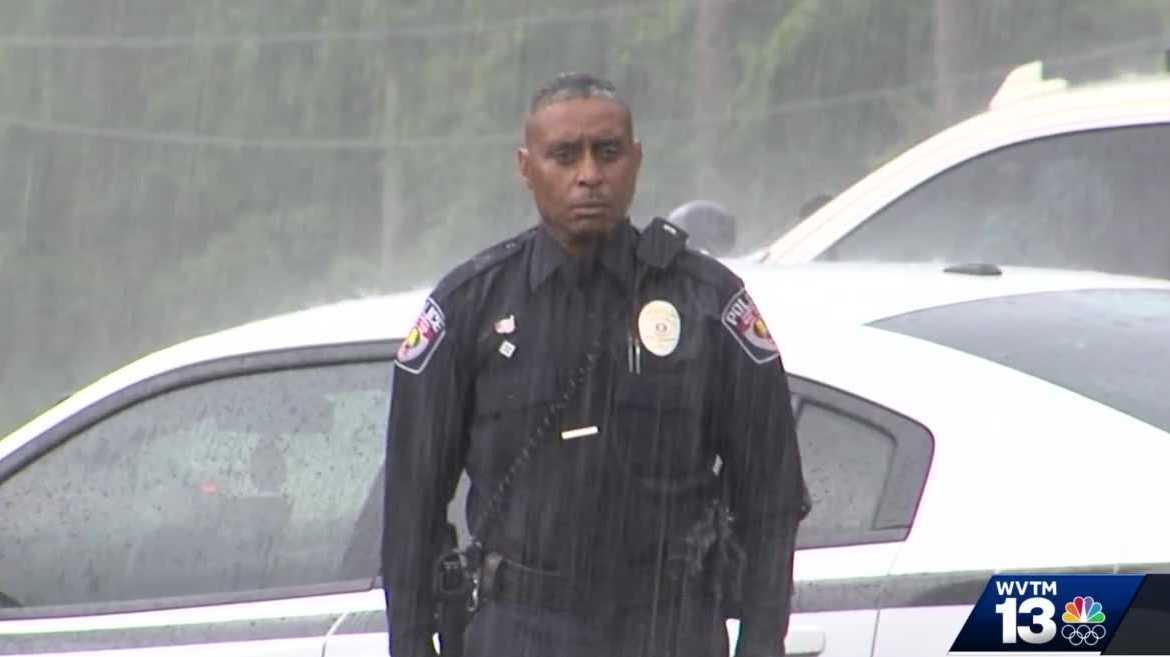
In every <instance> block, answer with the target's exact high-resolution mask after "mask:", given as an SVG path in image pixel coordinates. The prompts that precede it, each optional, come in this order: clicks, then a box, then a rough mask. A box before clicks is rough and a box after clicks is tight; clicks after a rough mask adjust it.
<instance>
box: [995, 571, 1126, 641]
mask: <svg viewBox="0 0 1170 657" xmlns="http://www.w3.org/2000/svg"><path fill="white" fill-rule="evenodd" d="M1029 587H1031V590H1029ZM996 592H997V593H998V594H999V595H1000V596H1002V597H1003V602H1001V603H999V604H997V605H995V613H997V614H999V615H1000V618H1001V620H1002V621H1003V627H1002V630H1003V634H1002V637H1001V639H1000V640H1001V641H1002V642H1003V643H1004V644H1005V645H1007V644H1013V643H1015V642H1016V641H1025V642H1027V643H1033V644H1040V643H1048V642H1049V641H1052V640H1053V639H1055V638H1056V632H1057V630H1056V605H1054V604H1052V600H1053V599H1054V598H1057V599H1058V592H1057V586H1056V582H996ZM1029 593H1030V594H1031V595H1030V597H1028V598H1025V599H1023V600H1020V598H1019V597H1017V596H1020V597H1022V596H1024V595H1028V594H1029ZM1021 615H1023V616H1024V617H1026V618H1028V622H1027V623H1025V624H1023V625H1017V623H1018V622H1019V619H1020V616H1021ZM1060 619H1061V621H1062V622H1063V623H1064V625H1063V626H1062V627H1061V628H1060V636H1061V637H1062V638H1064V639H1065V640H1067V641H1068V642H1069V643H1070V644H1072V646H1073V647H1079V646H1082V645H1084V646H1090V647H1092V646H1096V645H1097V644H1098V643H1101V641H1102V640H1103V639H1104V638H1105V635H1106V634H1108V633H1109V632H1108V630H1106V629H1105V625H1104V623H1105V608H1104V607H1103V606H1102V605H1101V603H1100V602H1097V601H1096V600H1094V599H1093V596H1081V595H1078V596H1076V597H1074V598H1073V599H1072V600H1070V601H1069V602H1066V603H1065V605H1064V613H1063V614H1061V617H1060ZM1037 628H1039V629H1037Z"/></svg>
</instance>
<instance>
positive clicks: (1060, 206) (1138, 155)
mask: <svg viewBox="0 0 1170 657" xmlns="http://www.w3.org/2000/svg"><path fill="white" fill-rule="evenodd" d="M1163 84H1164V83H1163ZM1168 152H1170V123H1155V124H1151V125H1141V126H1128V127H1126V126H1121V127H1110V128H1104V129H1098V130H1090V131H1084V132H1073V133H1067V134H1059V135H1054V136H1051V137H1046V138H1043V139H1036V140H1033V141H1028V142H1023V143H1020V144H1015V145H1012V146H1007V147H1004V148H1000V149H997V150H994V151H992V152H989V153H986V154H983V155H980V156H978V157H975V158H972V159H970V160H967V161H965V162H963V163H961V164H959V165H956V166H955V167H953V168H950V169H948V170H946V171H943V172H942V173H940V174H938V175H937V176H934V177H933V178H931V179H929V180H927V181H925V182H923V183H921V184H920V185H918V186H917V187H915V188H913V189H912V190H911V191H909V192H907V193H906V194H905V195H903V196H901V197H899V198H898V199H896V200H894V201H893V202H892V203H890V204H889V205H888V206H886V207H885V208H884V209H882V210H881V211H879V212H877V213H876V214H874V215H873V216H872V217H870V218H868V219H867V220H866V221H865V222H864V223H862V224H861V225H860V226H858V227H857V228H856V229H855V230H853V231H852V232H851V233H849V234H848V235H846V236H845V237H844V238H842V239H841V240H840V241H839V242H837V243H836V244H834V245H833V246H831V247H830V248H829V249H828V250H827V251H826V252H825V253H824V254H822V255H821V256H820V259H822V260H871V261H883V262H922V261H928V262H950V263H964V262H984V263H996V264H1008V265H1024V266H1031V267H1051V268H1060V269H1076V270H1093V271H1102V272H1110V273H1118V274H1133V275H1143V276H1156V277H1170V259H1168V258H1167V257H1166V253H1167V249H1170V222H1167V221H1166V220H1165V208H1167V207H1170V186H1168V185H1165V184H1162V177H1163V171H1162V167H1161V165H1160V164H1159V163H1160V162H1161V161H1162V160H1163V159H1164V158H1165V154H1166V153H1168Z"/></svg>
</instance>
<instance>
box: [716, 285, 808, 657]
mask: <svg viewBox="0 0 1170 657" xmlns="http://www.w3.org/2000/svg"><path fill="white" fill-rule="evenodd" d="M720 319H721V324H722V326H721V327H720V331H719V334H720V335H721V336H722V338H723V342H722V344H721V346H722V349H721V353H722V354H723V388H722V390H724V391H725V393H724V397H723V399H722V402H721V403H720V404H718V407H717V408H718V410H717V415H718V417H717V423H716V425H715V426H717V427H720V428H721V429H722V431H723V435H722V441H721V443H722V447H721V451H722V454H721V456H722V457H723V460H724V467H725V468H727V469H726V474H727V475H728V477H729V482H730V491H731V500H730V502H731V508H732V513H733V514H734V515H735V517H736V528H737V535H738V536H739V538H740V540H741V541H743V546H744V548H745V550H746V552H747V564H746V568H745V569H744V571H745V572H744V580H743V617H742V618H741V619H740V632H739V645H738V649H737V656H738V657H765V656H768V657H771V656H772V655H782V654H783V653H784V635H785V634H786V633H787V631H788V614H789V605H790V602H791V595H792V560H793V554H794V551H795V535H796V527H797V524H798V523H799V522H800V518H801V517H802V516H803V514H804V513H806V512H807V508H806V507H805V496H804V480H803V475H802V471H801V465H800V452H799V446H798V444H797V442H796V430H795V422H794V419H793V415H792V405H791V401H790V396H789V391H788V380H787V376H786V373H785V371H784V366H783V364H782V362H781V359H780V353H779V350H778V349H776V347H775V344H774V343H773V342H772V338H771V335H770V334H769V333H768V331H767V327H766V326H765V325H764V324H763V321H762V319H761V318H760V317H759V313H758V310H757V309H756V307H755V304H754V303H752V301H751V299H750V297H748V295H747V294H746V292H742V291H741V292H739V293H737V294H736V295H734V296H733V297H732V298H731V300H730V301H728V303H727V306H726V308H725V310H724V313H723V315H722V317H721V318H720Z"/></svg>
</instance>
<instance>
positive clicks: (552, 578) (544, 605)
mask: <svg viewBox="0 0 1170 657" xmlns="http://www.w3.org/2000/svg"><path fill="white" fill-rule="evenodd" d="M668 568H669V566H668ZM663 576H664V577H667V578H669V575H667V574H666V573H663ZM620 580H621V581H620V583H610V585H608V586H605V585H602V586H600V587H599V586H598V584H599V582H596V581H593V582H589V581H581V580H578V579H576V578H572V577H567V576H565V575H564V574H562V573H559V572H556V571H550V570H541V569H538V568H533V567H531V566H527V565H524V564H522V563H519V562H517V561H514V560H511V559H508V558H507V557H505V556H504V555H502V554H500V553H499V552H489V553H488V554H487V555H486V556H485V557H484V559H483V567H482V570H481V572H480V580H479V587H480V590H479V595H480V597H481V598H482V599H485V600H496V601H500V602H509V603H513V604H520V605H524V606H528V607H537V608H540V609H547V610H549V611H560V612H568V611H578V612H585V611H590V610H595V609H593V608H594V607H596V606H598V605H601V606H604V607H608V606H611V605H612V603H613V599H614V596H615V595H617V596H618V597H619V598H620V599H631V598H636V597H639V593H641V594H642V595H649V594H651V592H653V591H655V590H657V589H658V588H659V586H656V585H655V584H656V582H655V580H656V577H655V568H654V567H653V565H646V566H643V567H636V568H630V569H629V571H627V572H625V573H623V576H622V577H620ZM665 583H666V582H660V583H658V584H659V585H660V586H661V585H663V584H665ZM615 587H616V588H618V589H620V592H619V591H617V590H612V589H614V588H615Z"/></svg>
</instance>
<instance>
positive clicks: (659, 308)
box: [638, 299, 682, 357]
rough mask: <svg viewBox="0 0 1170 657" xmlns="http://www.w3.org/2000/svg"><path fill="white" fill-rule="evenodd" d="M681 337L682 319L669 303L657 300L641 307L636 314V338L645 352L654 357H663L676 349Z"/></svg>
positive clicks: (676, 309)
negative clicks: (639, 340)
mask: <svg viewBox="0 0 1170 657" xmlns="http://www.w3.org/2000/svg"><path fill="white" fill-rule="evenodd" d="M681 335H682V319H681V318H680V317H679V315H678V308H675V307H674V305H673V304H671V303H670V302H669V301H663V300H661V299H657V300H655V301H651V302H650V303H648V304H646V305H645V306H642V312H640V313H638V337H640V338H641V339H642V344H643V345H645V346H646V350H647V351H649V352H650V353H652V354H654V355H655V356H659V357H665V356H669V355H671V354H672V353H674V350H675V349H677V348H678V341H679V337H680V336H681Z"/></svg>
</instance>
